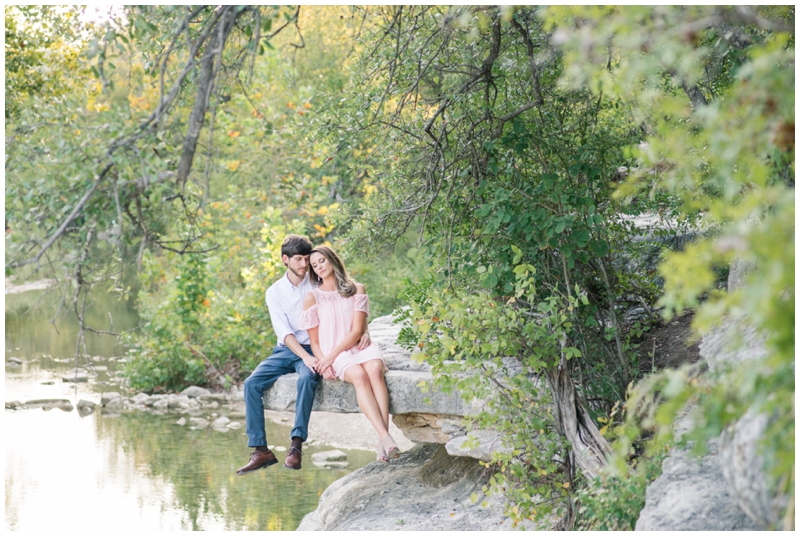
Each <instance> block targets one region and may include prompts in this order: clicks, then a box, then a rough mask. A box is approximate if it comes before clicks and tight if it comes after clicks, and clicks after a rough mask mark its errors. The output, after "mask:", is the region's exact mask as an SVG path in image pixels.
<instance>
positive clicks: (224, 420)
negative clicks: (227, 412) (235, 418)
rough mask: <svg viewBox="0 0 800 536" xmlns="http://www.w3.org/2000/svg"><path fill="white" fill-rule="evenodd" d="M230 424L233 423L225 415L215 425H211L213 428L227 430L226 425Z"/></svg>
mask: <svg viewBox="0 0 800 536" xmlns="http://www.w3.org/2000/svg"><path fill="white" fill-rule="evenodd" d="M229 422H231V420H230V419H229V418H227V417H225V416H224V415H223V416H222V417H220V418H218V419H217V420H215V421H214V422H213V423H211V426H213V427H214V428H225V425H226V424H228V423H229Z"/></svg>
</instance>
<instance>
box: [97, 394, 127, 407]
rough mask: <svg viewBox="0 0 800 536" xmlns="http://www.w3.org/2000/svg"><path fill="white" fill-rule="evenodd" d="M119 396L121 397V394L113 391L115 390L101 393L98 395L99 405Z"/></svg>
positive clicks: (104, 404) (103, 404)
mask: <svg viewBox="0 0 800 536" xmlns="http://www.w3.org/2000/svg"><path fill="white" fill-rule="evenodd" d="M121 398H122V395H120V394H119V393H115V392H111V393H103V395H102V396H101V397H100V405H101V406H106V405H107V404H108V403H109V402H111V401H112V400H117V399H121Z"/></svg>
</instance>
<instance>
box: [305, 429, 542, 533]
mask: <svg viewBox="0 0 800 536" xmlns="http://www.w3.org/2000/svg"><path fill="white" fill-rule="evenodd" d="M490 476H491V471H490V470H489V469H488V468H485V467H482V466H481V465H480V463H479V462H478V461H477V460H475V459H472V458H455V457H452V456H449V455H448V454H447V452H446V451H445V449H444V446H442V445H435V444H422V445H417V446H416V447H414V448H413V449H412V450H410V451H408V452H405V453H403V454H401V455H400V458H399V459H398V460H396V461H393V462H392V463H389V464H386V463H371V464H369V465H367V466H365V467H362V468H361V469H358V470H356V471H353V472H352V473H350V474H348V475H347V476H345V477H344V478H341V479H339V480H337V481H336V482H334V483H333V484H331V485H330V486H329V487H328V489H326V490H325V491H324V492H323V493H322V495H321V496H320V499H319V506H318V508H317V509H316V510H315V511H313V512H311V513H309V514H308V515H306V516H305V517H304V518H303V521H302V522H301V523H300V526H299V527H298V529H297V530H350V531H355V530H370V531H382V530H384V531H395V530H453V531H456V530H476V529H478V530H503V529H507V530H512V528H513V527H512V523H511V522H510V521H509V520H508V519H507V518H506V517H505V516H504V515H503V507H502V505H501V504H499V502H498V501H497V500H495V499H489V501H488V502H489V503H490V506H489V507H488V508H483V507H481V502H482V499H483V498H484V496H483V493H482V491H481V488H482V486H484V485H486V484H487V483H488V480H489V477H490ZM472 493H476V494H477V495H478V498H479V500H478V502H477V503H476V504H473V503H472V501H471V500H470V495H471V494H472ZM525 528H528V529H533V528H535V527H533V526H532V525H531V526H526V527H525Z"/></svg>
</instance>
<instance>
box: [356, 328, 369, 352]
mask: <svg viewBox="0 0 800 536" xmlns="http://www.w3.org/2000/svg"><path fill="white" fill-rule="evenodd" d="M371 342H372V339H370V337H369V331H368V330H367V328H364V333H363V334H362V335H361V339H360V340H359V341H358V344H356V347H357V348H358V349H359V350H363V349H364V348H366V347H367V346H369V345H370V343H371Z"/></svg>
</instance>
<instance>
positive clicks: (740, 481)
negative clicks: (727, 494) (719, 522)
mask: <svg viewBox="0 0 800 536" xmlns="http://www.w3.org/2000/svg"><path fill="white" fill-rule="evenodd" d="M768 421H769V420H768V419H767V416H766V415H764V414H757V413H755V412H754V411H752V410H751V411H749V412H747V413H745V415H744V416H743V417H742V418H741V419H739V421H737V422H736V424H735V425H734V426H732V427H731V428H730V429H729V430H726V432H725V433H723V435H722V441H721V444H720V450H719V454H720V462H721V463H720V465H721V466H722V473H723V475H724V476H725V481H726V482H727V484H728V486H729V489H730V491H731V494H732V495H733V496H734V497H735V498H736V500H737V503H738V505H739V507H740V508H741V509H742V510H743V511H744V512H745V513H746V514H747V515H748V516H749V517H750V519H752V520H754V521H755V522H756V523H757V524H759V525H762V526H763V527H770V526H773V525H776V524H778V523H779V522H780V519H779V514H780V512H784V511H785V510H786V505H787V504H788V497H787V496H785V495H780V496H777V497H776V496H774V494H773V493H772V492H771V491H770V489H769V487H768V485H767V482H768V479H767V474H766V472H765V471H764V457H763V456H762V455H761V454H760V453H759V441H760V440H761V438H762V437H763V435H764V430H765V429H766V427H767V424H768Z"/></svg>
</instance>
